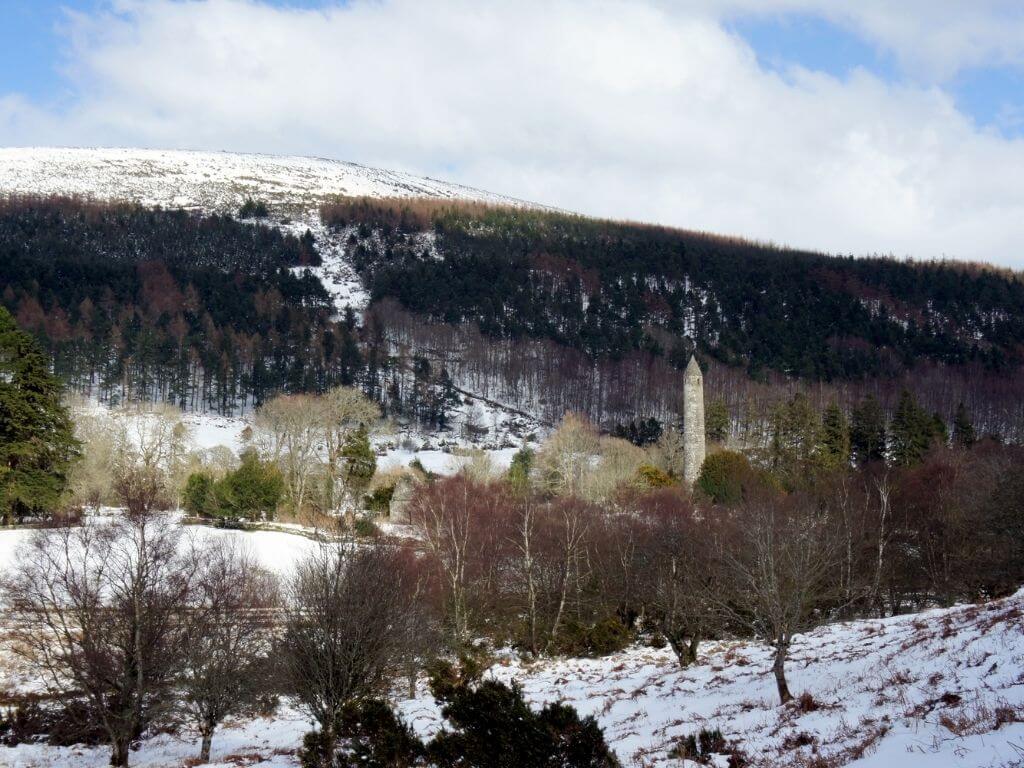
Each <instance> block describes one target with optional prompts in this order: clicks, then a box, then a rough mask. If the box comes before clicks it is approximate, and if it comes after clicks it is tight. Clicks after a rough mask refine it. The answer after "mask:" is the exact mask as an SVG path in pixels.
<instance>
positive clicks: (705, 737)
mask: <svg viewBox="0 0 1024 768" xmlns="http://www.w3.org/2000/svg"><path fill="white" fill-rule="evenodd" d="M730 751H731V750H730V749H729V746H728V745H727V744H726V743H725V737H724V736H722V732H721V731H720V730H718V729H717V728H715V729H713V730H708V729H706V728H702V729H701V730H700V733H697V734H696V735H695V734H692V733H691V734H690V735H689V736H685V737H683V738H681V739H679V741H678V743H677V744H676V745H675V746H674V747H673V748H672V751H671V752H669V753H668V756H669V757H671V758H674V759H676V760H692V761H693V762H695V763H700V764H701V765H709V764H710V763H711V759H712V758H713V757H714V756H716V755H725V754H728V753H729V752H730Z"/></svg>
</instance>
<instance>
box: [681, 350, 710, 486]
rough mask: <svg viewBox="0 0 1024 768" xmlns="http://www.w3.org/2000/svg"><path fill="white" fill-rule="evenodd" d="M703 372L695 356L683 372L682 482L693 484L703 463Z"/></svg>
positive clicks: (704, 449)
mask: <svg viewBox="0 0 1024 768" xmlns="http://www.w3.org/2000/svg"><path fill="white" fill-rule="evenodd" d="M706 450H707V449H706V446H705V444H704V374H702V373H701V372H700V366H699V365H697V358H696V357H692V356H691V357H690V363H689V364H688V365H687V366H686V372H685V373H684V374H683V482H685V483H686V484H687V485H688V486H693V484H694V483H695V482H696V481H697V476H698V475H699V474H700V468H701V467H702V466H703V465H704V454H705V452H706Z"/></svg>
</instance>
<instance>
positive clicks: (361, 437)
mask: <svg viewBox="0 0 1024 768" xmlns="http://www.w3.org/2000/svg"><path fill="white" fill-rule="evenodd" d="M341 458H342V459H343V460H344V462H345V471H344V476H345V486H346V487H347V488H348V489H349V492H350V493H351V494H352V495H353V497H355V498H356V499H359V498H361V497H362V495H363V491H365V490H366V486H368V485H369V484H370V481H371V480H372V479H373V475H374V473H375V472H376V471H377V454H375V453H374V452H373V448H372V447H371V445H370V436H369V433H368V432H367V431H366V427H362V426H361V427H359V428H358V429H356V430H355V431H353V432H352V433H351V434H350V435H348V437H346V438H345V443H344V445H342V447H341ZM389 501H390V499H389Z"/></svg>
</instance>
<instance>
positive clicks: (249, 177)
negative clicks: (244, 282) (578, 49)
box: [0, 147, 524, 217]
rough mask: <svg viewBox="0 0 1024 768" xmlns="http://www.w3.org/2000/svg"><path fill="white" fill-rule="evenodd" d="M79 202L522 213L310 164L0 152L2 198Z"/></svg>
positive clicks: (207, 155) (399, 178) (154, 153)
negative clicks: (409, 202) (384, 205)
mask: <svg viewBox="0 0 1024 768" xmlns="http://www.w3.org/2000/svg"><path fill="white" fill-rule="evenodd" d="M11 194H30V195H61V196H82V197H86V198H92V199H96V200H118V201H130V202H137V203H139V204H141V205H144V206H155V205H160V206H163V207H165V208H185V209H201V210H204V211H207V212H216V213H228V212H234V211H235V210H237V208H238V204H239V201H240V200H242V199H243V198H245V197H246V196H256V197H259V198H260V199H261V200H264V201H266V203H267V204H268V205H270V206H272V207H274V208H275V209H276V210H279V211H287V212H288V213H290V214H291V215H296V214H307V215H310V216H313V217H315V215H316V212H317V210H318V207H319V205H320V204H321V203H323V202H324V201H325V200H327V199H329V198H331V197H334V196H369V197H394V196H399V197H402V196H417V197H439V198H461V199H467V200H482V201H487V202H490V203H496V204H511V205H523V204H524V203H523V201H521V200H515V199H513V198H510V197H505V196H503V195H495V194H491V193H490V192H484V191H482V190H479V189H473V188H471V187H464V186H461V185H459V184H451V183H448V182H444V181H436V180H434V179H427V178H422V177H418V176H412V175H410V174H407V173H400V172H396V171H384V170H380V169H377V168H367V167H365V166H362V165H356V164H355V163H345V162H340V161H337V160H325V159H322V158H310V157H279V156H275V155H253V154H238V153H232V152H191V151H182V150H157V149H85V148H82V149H64V148H36V147H32V148H0V195H11Z"/></svg>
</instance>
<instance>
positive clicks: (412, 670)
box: [405, 661, 416, 699]
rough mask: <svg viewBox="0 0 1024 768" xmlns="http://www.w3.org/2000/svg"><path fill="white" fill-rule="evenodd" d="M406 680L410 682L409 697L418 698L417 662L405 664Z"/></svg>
mask: <svg viewBox="0 0 1024 768" xmlns="http://www.w3.org/2000/svg"><path fill="white" fill-rule="evenodd" d="M405 674H406V680H407V681H408V683H409V698H410V699H415V698H416V662H414V661H410V662H408V663H406V665H405Z"/></svg>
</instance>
